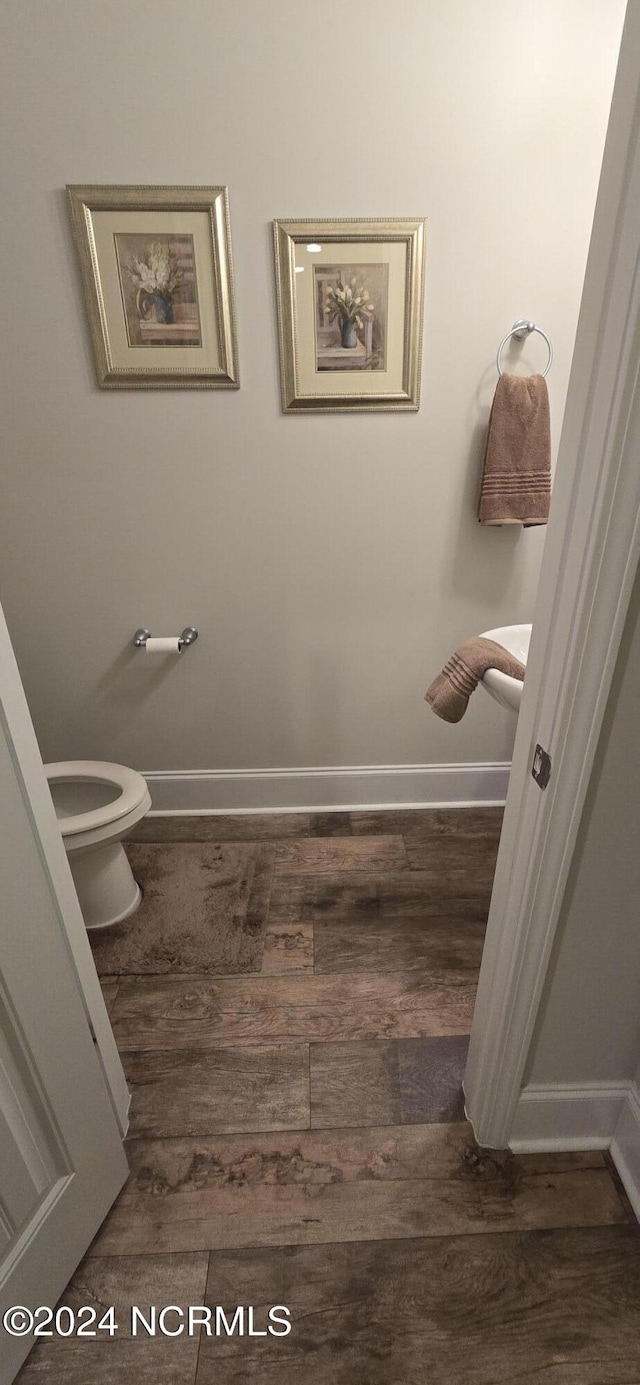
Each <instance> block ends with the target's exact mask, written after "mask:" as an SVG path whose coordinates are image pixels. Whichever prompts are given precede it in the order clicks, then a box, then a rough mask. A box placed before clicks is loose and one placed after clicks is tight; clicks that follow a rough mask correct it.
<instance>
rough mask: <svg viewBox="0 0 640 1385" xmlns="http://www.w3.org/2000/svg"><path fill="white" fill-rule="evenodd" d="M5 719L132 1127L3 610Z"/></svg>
mask: <svg viewBox="0 0 640 1385" xmlns="http://www.w3.org/2000/svg"><path fill="white" fill-rule="evenodd" d="M0 718H1V719H2V722H3V724H4V730H5V734H6V737H7V744H8V746H9V749H10V753H11V757H12V759H13V761H14V764H15V766H16V770H17V773H18V778H19V780H20V782H21V784H22V788H23V797H24V801H25V804H26V805H27V810H28V814H29V819H30V823H31V830H32V832H33V835H34V838H35V841H36V843H37V846H38V850H39V853H40V857H41V859H42V862H43V865H44V869H45V872H46V875H47V877H48V880H49V884H50V888H51V892H52V894H53V896H54V897H55V898H56V899H57V902H58V909H59V914H60V919H61V921H62V925H63V927H64V933H65V938H66V941H67V945H68V950H69V957H70V960H71V964H72V966H73V970H74V972H75V974H76V976H77V978H78V984H79V988H80V991H81V994H82V999H83V1004H84V1009H85V1013H86V1017H87V1022H88V1025H89V1028H90V1030H91V1033H92V1035H93V1038H94V1041H95V1046H96V1052H97V1054H98V1058H99V1060H100V1064H101V1067H102V1071H103V1074H104V1079H105V1082H106V1085H107V1089H108V1092H109V1096H110V1099H111V1104H112V1106H113V1109H114V1112H115V1115H116V1119H117V1122H118V1127H119V1130H120V1133H121V1135H122V1136H123V1137H124V1136H125V1135H126V1133H127V1128H128V1124H129V1115H128V1112H129V1092H128V1089H127V1084H126V1079H125V1075H124V1070H123V1067H122V1062H121V1060H120V1055H119V1053H118V1050H117V1048H116V1042H115V1039H114V1037H113V1032H112V1029H111V1024H110V1022H109V1017H108V1015H107V1010H106V1006H105V1003H104V998H103V995H102V990H101V988H100V982H99V980H98V976H97V973H96V968H95V964H94V961H93V955H92V952H91V947H90V945H89V939H88V937H87V930H86V927H85V923H84V919H83V917H82V912H81V909H80V905H79V903H78V896H77V894H76V890H75V885H74V883H73V878H72V875H71V869H70V866H69V862H68V860H67V853H66V851H65V849H64V844H63V841H62V836H61V834H60V828H59V826H58V821H57V818H56V814H55V809H54V806H53V801H52V798H51V794H50V792H49V785H48V783H47V779H46V775H45V773H44V768H43V763H42V756H41V755H40V750H39V747H38V742H37V740H36V735H35V731H34V729H33V722H32V720H31V715H30V712H29V708H28V705H27V700H26V697H25V692H24V688H23V686H22V680H21V678H20V673H19V670H18V665H17V663H16V658H15V654H14V652H13V646H12V644H11V638H10V636H9V631H8V629H7V624H6V621H5V618H4V614H3V611H2V608H1V607H0Z"/></svg>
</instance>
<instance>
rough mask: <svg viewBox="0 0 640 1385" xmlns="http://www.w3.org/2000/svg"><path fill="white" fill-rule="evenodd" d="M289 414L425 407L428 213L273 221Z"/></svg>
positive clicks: (285, 399) (284, 389) (284, 400)
mask: <svg viewBox="0 0 640 1385" xmlns="http://www.w3.org/2000/svg"><path fill="white" fill-rule="evenodd" d="M274 242H275V265H276V289H277V298H278V330H279V338H280V378H281V386H282V407H283V410H284V412H285V413H320V412H322V413H346V412H352V411H357V412H362V411H366V412H369V411H370V410H386V411H389V410H398V409H400V410H414V411H415V410H416V409H418V408H419V406H420V367H421V334H422V301H423V288H424V252H425V222H424V220H409V219H401V220H396V221H375V220H364V221H346V220H339V221H331V220H320V221H275V222H274Z"/></svg>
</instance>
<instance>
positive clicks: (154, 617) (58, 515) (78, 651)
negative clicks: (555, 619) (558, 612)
mask: <svg viewBox="0 0 640 1385" xmlns="http://www.w3.org/2000/svg"><path fill="white" fill-rule="evenodd" d="M623 10H624V4H623V0H560V3H559V0H538V3H537V4H536V5H535V6H533V7H532V6H530V5H528V4H525V3H524V0H483V3H482V4H476V5H470V4H469V3H468V0H404V3H402V4H400V5H390V4H388V3H386V0H385V2H384V3H383V0H354V3H352V4H350V5H345V4H344V3H343V0H325V3H323V4H322V6H321V7H319V8H318V7H315V6H308V5H304V4H303V5H301V4H300V3H299V0H275V3H274V4H265V3H264V0H216V3H213V2H212V0H185V3H183V4H182V5H180V6H177V5H176V4H175V0H136V3H134V4H131V3H130V0H101V3H100V4H97V3H92V4H88V3H87V0H57V3H56V4H49V3H47V0H22V3H21V4H20V5H17V4H16V5H6V6H4V12H3V17H2V28H3V33H2V35H1V40H2V52H3V58H2V62H3V68H4V72H3V75H2V84H1V87H0V91H1V98H2V104H3V106H4V113H3V134H4V138H3V146H4V153H3V161H4V179H3V223H4V233H5V234H6V237H7V247H6V254H5V266H8V268H5V273H4V276H3V282H2V314H3V322H4V331H3V332H2V334H1V342H2V352H3V361H2V376H1V378H2V384H3V389H4V391H5V405H4V423H3V453H4V458H3V474H4V495H3V501H2V506H1V526H2V527H1V530H0V579H1V582H2V599H3V603H4V606H5V610H6V614H7V619H8V623H9V626H10V629H11V632H12V636H13V639H14V643H15V648H16V653H17V656H18V661H19V664H20V667H21V670H22V673H23V677H24V682H25V686H26V691H27V696H28V698H29V701H30V705H31V709H32V713H33V716H34V720H35V724H36V730H37V732H38V736H39V739H40V744H41V748H42V751H43V754H44V757H45V759H57V758H66V757H83V756H89V757H91V758H94V757H95V758H106V759H116V760H122V761H124V762H126V763H129V764H131V765H134V766H136V767H138V768H142V769H190V768H196V769H197V768H212V767H216V768H224V767H227V768H228V767H233V768H235V767H238V768H240V767H257V766H269V765H276V766H296V765H361V764H362V765H367V764H416V763H417V764H425V763H427V764H428V763H433V764H439V763H447V762H456V763H457V762H469V761H500V760H504V759H508V758H509V757H510V751H511V743H512V734H513V727H512V723H511V722H510V721H509V720H508V718H507V717H506V716H505V715H504V713H503V712H501V711H500V710H499V709H498V707H497V706H496V705H495V704H494V703H493V702H491V701H490V700H489V699H488V698H487V697H485V696H484V695H483V694H478V696H477V697H476V698H475V699H474V702H473V703H472V706H471V708H470V711H469V714H468V716H467V717H466V718H465V720H464V721H463V722H462V723H461V724H460V725H459V726H458V727H449V726H446V725H445V724H444V723H443V722H441V721H438V720H437V719H436V718H435V717H434V716H433V715H432V714H431V713H430V712H429V711H428V710H427V708H426V706H425V704H424V703H423V701H422V695H423V691H424V688H425V686H426V684H427V682H428V681H430V679H431V677H432V676H433V674H434V673H435V672H436V671H437V670H438V668H439V667H440V665H441V663H442V661H443V660H444V658H445V657H446V656H447V655H448V653H449V652H450V650H451V649H452V647H454V646H455V645H456V644H457V643H458V642H459V641H461V640H462V639H464V638H466V637H468V636H469V635H471V634H474V633H477V632H478V631H480V630H482V629H485V628H487V627H490V626H495V625H499V624H502V623H506V622H511V621H517V620H522V619H529V618H530V617H531V614H532V610H533V601H534V595H535V590H536V582H537V576H538V571H539V564H540V559H541V553H542V545H543V540H544V533H543V531H542V530H529V531H527V532H519V531H517V530H515V529H512V528H506V529H504V530H503V531H501V530H496V529H488V530H483V529H480V527H479V526H478V524H477V522H476V519H475V502H476V495H477V488H478V479H479V466H480V460H481V453H482V444H483V435H484V432H485V428H486V422H487V416H488V408H489V405H490V401H491V397H492V394H493V389H494V386H495V381H496V373H495V366H494V355H495V350H496V347H497V344H498V341H499V340H500V338H501V336H502V335H503V334H504V332H505V331H506V330H507V329H508V327H510V326H511V324H512V323H513V321H514V320H515V319H516V318H517V317H519V316H521V315H523V314H524V315H532V316H535V317H536V318H537V319H538V320H539V321H540V323H541V324H542V325H543V326H544V327H545V328H546V329H547V331H548V332H549V333H550V335H551V337H552V338H553V342H554V347H555V353H556V354H555V362H554V368H553V372H552V375H551V376H550V378H549V386H550V392H551V404H552V413H553V421H554V436H555V439H557V437H558V434H559V427H560V422H561V415H562V410H563V406H564V398H565V391H566V384H567V378H568V371H569V364H570V358H571V351H572V346H573V338H574V331H575V325H576V319H577V311H578V304H579V297H580V290H581V284H582V275H583V269H584V263H585V258H586V251H587V245H588V239H589V232H590V225H591V216H592V210H593V204H594V200H595V193H596V186H597V180H598V173H599V164H600V158H601V153H602V146H603V141H604V134H605V128H606V120H607V114H608V106H609V100H610V96H611V90H612V85H613V77H614V69H615V62H616V55H617V48H618V43H619V37H620V32H621V25H622V18H623ZM346 69H348V70H349V71H350V72H352V73H353V74H354V75H353V76H352V77H348V78H347V77H345V70H346ZM67 182H96V183H100V182H114V183H119V182H123V183H126V182H132V183H133V182H142V183H166V184H170V183H173V182H175V183H205V184H206V183H228V185H229V188H230V197H231V215H232V234H233V250H234V257H235V268H236V281H237V308H238V325H239V343H240V359H241V372H242V389H241V391H240V392H239V393H215V392H206V391H203V392H200V393H199V392H183V393H180V392H171V391H169V392H149V391H148V392H131V393H127V392H124V391H122V392H101V391H100V390H98V389H97V388H96V386H95V384H94V378H93V369H92V361H91V357H90V351H89V343H88V333H87V327H86V322H85V315H84V309H83V304H82V300H81V295H80V291H79V280H78V271H77V265H76V263H75V259H74V254H73V251H72V246H71V240H70V234H69V226H68V220H67V212H66V205H65V198H64V194H63V192H62V191H61V189H62V188H63V187H64V185H65V184H66V183H67ZM315 215H317V216H320V217H322V216H337V217H340V216H385V215H389V216H402V215H405V216H416V215H425V216H427V218H428V221H429V230H428V262H427V293H426V311H425V335H424V372H423V391H422V407H421V410H420V412H419V414H417V415H411V416H404V417H402V416H400V417H393V416H391V415H380V416H377V417H375V416H371V417H368V416H366V415H365V416H354V415H352V416H350V417H333V416H326V417H314V418H307V419H304V418H285V417H283V416H281V413H280V408H279V395H278V379H277V353H276V330H275V306H274V291H273V269H272V259H271V241H270V236H271V226H270V223H271V220H272V218H273V217H282V218H286V217H296V216H308V217H311V216H315ZM524 359H525V360H526V362H527V363H528V365H529V367H530V368H533V369H535V368H537V367H538V366H539V365H541V364H542V362H543V361H544V359H545V355H544V348H543V346H542V343H540V339H539V338H538V339H537V340H536V341H535V342H533V341H532V342H531V343H530V344H528V345H527V348H526V353H525V357H524ZM191 622H194V623H195V624H197V625H198V626H199V627H200V631H201V639H200V642H199V644H198V645H197V646H196V648H195V649H194V650H193V651H191V652H189V654H188V655H186V656H185V657H184V658H183V659H182V660H181V661H179V662H177V661H176V662H175V663H170V664H169V665H168V666H166V665H164V666H163V667H162V668H161V667H160V665H159V664H152V663H151V662H150V661H148V662H145V659H144V657H143V656H141V655H135V654H132V653H131V652H130V650H129V642H130V639H131V636H132V634H133V631H134V630H135V628H136V626H138V625H140V624H146V625H149V626H150V628H151V629H152V630H153V631H154V632H155V633H158V634H163V633H165V634H167V633H177V632H178V631H179V629H180V628H181V627H182V625H183V624H186V623H191Z"/></svg>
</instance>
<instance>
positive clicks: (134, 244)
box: [114, 232, 202, 346]
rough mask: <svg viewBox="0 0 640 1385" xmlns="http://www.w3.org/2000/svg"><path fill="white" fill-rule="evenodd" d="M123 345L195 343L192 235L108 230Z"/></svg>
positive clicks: (198, 341)
mask: <svg viewBox="0 0 640 1385" xmlns="http://www.w3.org/2000/svg"><path fill="white" fill-rule="evenodd" d="M114 241H115V249H116V259H117V262H118V273H119V276H120V288H121V292H122V303H123V307H124V315H125V321H126V327H127V338H128V342H129V346H201V345H202V337H201V331H200V312H199V307H198V287H197V280H196V265H195V253H194V244H193V236H192V235H175V236H173V235H172V236H168V235H166V234H164V235H163V234H160V235H143V234H140V233H139V232H130V233H120V232H118V233H116V234H115V235H114Z"/></svg>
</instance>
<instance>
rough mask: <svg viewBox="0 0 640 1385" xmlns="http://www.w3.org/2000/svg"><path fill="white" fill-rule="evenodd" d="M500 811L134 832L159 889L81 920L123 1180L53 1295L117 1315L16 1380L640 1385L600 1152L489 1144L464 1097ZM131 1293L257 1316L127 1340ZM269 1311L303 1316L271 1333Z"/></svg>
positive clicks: (638, 1346)
mask: <svg viewBox="0 0 640 1385" xmlns="http://www.w3.org/2000/svg"><path fill="white" fill-rule="evenodd" d="M500 823H501V813H500V812H499V811H498V810H495V809H464V810H446V811H445V810H442V811H440V810H438V811H424V812H423V811H406V812H405V811H403V812H395V813H394V812H388V813H386V812H385V813H380V812H370V813H367V812H357V813H346V812H341V813H317V814H311V815H308V814H304V813H295V814H271V815H264V816H245V817H232V816H229V817H212V818H206V817H205V818H165V819H162V818H147V819H145V821H143V822H142V823H141V824H140V825H139V827H138V829H137V832H136V834H135V840H134V841H132V842H130V843H129V844H128V847H127V849H128V851H129V853H130V857H131V861H132V864H133V867H134V870H135V872H136V875H137V876H138V878H139V879H140V880H141V883H142V884H143V886H144V891H145V893H144V900H143V904H142V906H141V908H140V909H139V911H138V913H137V914H136V915H135V916H134V917H133V918H132V919H131V920H129V921H128V923H126V924H125V925H123V926H122V927H121V928H118V929H113V930H109V931H108V932H105V933H104V934H103V935H94V936H93V938H92V945H93V947H94V955H95V960H96V964H97V967H98V971H99V974H100V978H101V983H102V987H103V992H104V996H105V1001H106V1004H107V1007H108V1009H109V1013H110V1015H111V1020H112V1024H113V1027H114V1032H115V1035H116V1038H117V1041H118V1045H119V1048H120V1052H121V1055H122V1059H123V1063H124V1066H125V1071H126V1073H127V1078H128V1082H129V1086H130V1090H131V1094H132V1103H131V1124H130V1135H129V1140H128V1144H127V1148H128V1156H129V1163H130V1167H131V1174H130V1178H129V1181H128V1183H127V1185H126V1187H125V1188H124V1189H123V1191H122V1193H121V1195H120V1197H119V1198H118V1200H117V1202H116V1203H115V1205H114V1207H113V1209H112V1211H111V1212H110V1214H109V1216H108V1217H107V1219H106V1221H105V1222H104V1223H103V1226H102V1227H101V1229H100V1231H99V1233H98V1235H97V1237H96V1239H95V1241H94V1243H93V1245H92V1246H91V1248H90V1250H89V1252H88V1254H87V1256H86V1257H85V1260H84V1261H83V1263H82V1265H81V1266H80V1268H79V1269H78V1271H77V1273H76V1275H75V1276H74V1279H73V1281H72V1283H71V1285H70V1286H69V1287H68V1289H67V1292H66V1294H65V1296H64V1299H63V1302H65V1303H67V1304H69V1305H71V1306H72V1307H73V1306H76V1307H80V1306H81V1305H82V1304H84V1303H88V1304H93V1306H95V1307H96V1308H98V1307H99V1306H100V1305H103V1306H104V1307H105V1308H106V1307H108V1306H109V1305H111V1304H114V1305H116V1309H117V1316H118V1317H121V1318H122V1321H123V1323H124V1324H125V1329H124V1330H122V1331H120V1332H119V1333H118V1336H117V1338H116V1339H114V1340H113V1341H109V1340H106V1341H96V1342H93V1341H91V1340H87V1339H85V1340H78V1339H76V1340H73V1339H67V1340H64V1341H61V1340H57V1341H53V1342H49V1343H42V1344H40V1345H39V1346H38V1347H37V1348H36V1350H35V1351H34V1352H33V1353H32V1355H31V1356H30V1358H29V1360H28V1362H27V1364H26V1365H25V1367H24V1368H23V1370H22V1372H21V1375H20V1377H19V1379H20V1382H21V1385H31V1383H32V1382H34V1385H35V1382H37V1381H39V1382H42V1385H111V1382H115V1381H118V1382H121V1381H123V1382H127V1381H135V1382H136V1385H146V1382H147V1381H148V1382H149V1385H151V1382H153V1385H214V1383H215V1385H236V1382H237V1385H240V1382H242V1385H244V1382H256V1383H257V1382H260V1383H261V1385H262V1382H266V1383H267V1385H269V1382H274V1385H275V1382H277V1385H343V1382H344V1385H414V1382H415V1385H427V1383H428V1385H514V1383H515V1382H518V1385H519V1383H520V1382H524V1383H525V1385H532V1383H533V1382H536V1383H537V1382H539V1383H540V1385H542V1382H545V1385H546V1382H549V1385H640V1233H639V1231H638V1228H637V1226H636V1224H635V1223H632V1222H631V1221H630V1220H629V1218H628V1214H627V1211H626V1207H625V1205H624V1203H623V1201H622V1199H621V1197H620V1195H619V1193H618V1189H617V1183H616V1179H615V1176H614V1175H613V1174H612V1173H611V1171H610V1169H609V1167H608V1164H607V1162H606V1160H605V1158H604V1156H603V1155H601V1154H599V1153H589V1154H575V1155H566V1154H559V1155H537V1156H531V1155H530V1156H521V1157H514V1156H513V1155H510V1154H507V1153H504V1154H496V1153H489V1152H486V1151H480V1150H478V1148H477V1146H476V1145H475V1143H474V1141H473V1137H472V1135H471V1131H470V1128H469V1126H468V1125H467V1124H466V1122H465V1120H464V1109H463V1100H462V1085H461V1084H462V1075H463V1071H464V1065H465V1060H466V1052H467V1044H468V1035H469V1030H470V1025H471V1017H472V1012H473V1003H474V996H475V988H476V982H477V975H478V969H479V965H480V958H481V952H482V944H483V936H484V927H485V922H486V916H487V911H488V905H489V898H490V892H491V883H492V877H493V871H494V865H495V857H496V852H497V846H498V838H499V832H500ZM132 1304H136V1305H138V1306H139V1307H141V1308H142V1309H143V1310H145V1311H146V1310H148V1309H149V1307H150V1306H151V1305H155V1306H156V1307H157V1308H160V1307H163V1306H164V1305H166V1304H175V1305H178V1306H181V1305H182V1306H183V1307H184V1308H186V1307H187V1306H188V1305H192V1306H195V1307H197V1306H200V1305H204V1306H208V1307H209V1308H210V1309H211V1311H212V1322H213V1324H214V1326H215V1322H216V1308H218V1309H222V1310H224V1313H225V1314H226V1322H227V1323H231V1322H232V1321H233V1316H234V1314H235V1311H236V1308H237V1307H238V1306H239V1305H242V1306H243V1308H244V1320H243V1322H244V1334H243V1335H242V1336H240V1335H238V1332H237V1324H236V1331H235V1332H234V1333H233V1335H231V1336H227V1334H226V1331H225V1328H224V1322H223V1320H222V1319H221V1318H219V1325H220V1332H219V1334H218V1335H216V1334H215V1332H214V1334H213V1335H211V1336H208V1335H206V1333H204V1332H203V1331H202V1330H201V1329H200V1328H199V1327H196V1329H195V1335H193V1336H187V1335H180V1336H176V1337H171V1338H168V1337H167V1338H164V1337H157V1336H156V1337H154V1338H149V1337H146V1336H145V1337H143V1338H133V1337H132V1336H131V1334H130V1332H129V1331H128V1330H126V1324H127V1322H128V1320H129V1313H130V1308H131V1305H132ZM278 1304H282V1305H286V1306H287V1307H288V1308H289V1309H290V1312H291V1332H290V1334H289V1335H288V1336H286V1337H278V1336H274V1335H269V1334H267V1335H258V1334H263V1333H264V1329H265V1327H266V1313H267V1310H268V1308H269V1307H270V1306H275V1305H278ZM249 1306H252V1307H253V1309H254V1319H253V1330H254V1333H255V1334H256V1335H251V1334H250V1333H249V1319H248V1308H249ZM176 1323H177V1319H176V1318H175V1316H174V1318H173V1319H172V1320H171V1323H170V1326H175V1325H176Z"/></svg>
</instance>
